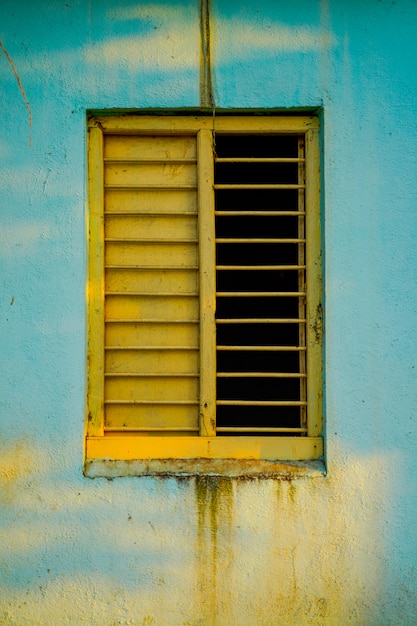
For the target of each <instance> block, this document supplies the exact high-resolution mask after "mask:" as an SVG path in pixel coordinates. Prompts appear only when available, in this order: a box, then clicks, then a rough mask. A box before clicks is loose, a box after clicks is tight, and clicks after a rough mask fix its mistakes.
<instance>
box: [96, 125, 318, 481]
mask: <svg viewBox="0 0 417 626" xmlns="http://www.w3.org/2000/svg"><path fill="white" fill-rule="evenodd" d="M88 131H89V132H88V134H89V141H88V185H89V188H88V192H89V193H88V233H89V243H88V246H89V248H88V249H89V253H88V283H87V309H88V360H87V377H88V383H87V402H86V403H87V419H86V437H85V441H86V445H85V464H84V471H85V474H86V475H88V476H101V475H102V476H117V475H126V474H133V475H149V474H151V475H182V474H185V475H194V474H213V473H214V474H220V475H231V476H234V475H245V474H250V475H252V474H253V475H268V476H270V475H289V474H292V473H293V472H294V471H296V473H302V474H308V475H311V473H312V472H313V474H314V472H315V471H319V473H320V474H322V473H323V466H322V464H321V459H322V458H323V437H322V385H323V377H322V306H321V301H322V282H321V273H322V272H321V244H320V156H319V155H320V152H319V122H318V119H317V117H315V116H256V117H255V116H216V117H215V118H213V117H212V116H188V115H184V116H170V115H167V116H153V115H141V116H108V117H104V116H102V117H94V118H92V119H91V120H89V124H88ZM213 133H227V134H235V133H236V134H240V133H245V134H251V133H253V134H256V135H259V134H262V133H265V134H272V133H275V134H280V135H281V134H292V135H294V134H298V135H304V137H305V207H306V231H307V233H308V238H307V245H306V259H305V262H306V266H307V286H306V289H307V307H306V309H307V310H306V346H307V372H308V386H307V407H308V409H307V413H308V419H307V429H308V430H307V433H306V436H302V437H301V436H291V435H290V436H277V437H274V436H269V437H265V436H261V435H260V436H228V437H221V436H215V429H214V424H215V422H214V420H215V408H216V405H215V388H216V375H215V358H216V345H215V319H214V308H215V297H216V294H215V281H214V280H213V273H214V271H215V270H214V267H206V260H207V259H211V260H213V259H214V256H215V251H214V245H215V244H214V240H215V233H214V189H213V180H214V178H213V169H214V165H213V152H212V138H213ZM105 134H113V135H115V134H119V135H158V134H159V135H164V136H167V135H196V136H197V148H198V150H197V154H198V157H197V158H198V164H197V168H198V169H197V172H198V198H199V200H198V215H199V218H198V220H199V233H200V237H199V258H200V265H201V264H203V265H204V269H205V272H204V273H203V272H202V271H201V269H200V352H201V354H203V355H204V357H202V358H204V367H202V368H201V369H200V433H199V436H181V437H175V436H152V437H146V436H140V435H138V434H136V433H135V434H124V435H123V436H118V435H113V434H111V433H108V434H105V432H104V409H103V402H104V270H103V268H104V261H103V259H104V215H103V207H104V158H103V135H105ZM202 233H205V236H204V237H202V236H201V234H202ZM207 233H209V236H207ZM210 263H211V265H213V264H214V262H213V261H211V262H210ZM203 274H205V275H206V277H207V276H208V278H207V280H206V279H204V278H203V279H202V275H203ZM201 303H204V304H201ZM254 410H256V409H254Z"/></svg>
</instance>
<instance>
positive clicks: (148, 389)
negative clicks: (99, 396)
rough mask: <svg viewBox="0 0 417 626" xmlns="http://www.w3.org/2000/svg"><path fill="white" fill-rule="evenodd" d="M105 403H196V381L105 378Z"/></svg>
mask: <svg viewBox="0 0 417 626" xmlns="http://www.w3.org/2000/svg"><path fill="white" fill-rule="evenodd" d="M104 398H105V402H109V401H116V402H119V401H123V400H126V401H131V400H135V401H140V402H142V401H145V400H146V401H148V400H149V401H152V402H153V401H158V402H159V401H161V400H163V401H168V402H171V400H172V401H183V400H184V401H185V400H186V401H190V402H192V401H194V402H195V401H197V399H198V380H196V379H195V378H186V377H178V378H174V377H170V378H166V377H164V378H160V379H158V378H152V379H148V378H126V377H121V378H118V377H117V376H116V377H112V378H106V381H105V385H104Z"/></svg>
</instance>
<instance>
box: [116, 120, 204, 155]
mask: <svg viewBox="0 0 417 626" xmlns="http://www.w3.org/2000/svg"><path fill="white" fill-rule="evenodd" d="M154 119H155V118H154ZM104 157H105V158H106V159H109V158H131V159H164V160H170V159H179V158H181V159H195V158H196V140H195V137H193V136H185V137H172V136H165V137H163V136H160V137H155V136H153V137H147V136H140V135H134V136H130V137H129V136H117V135H107V136H105V138H104Z"/></svg>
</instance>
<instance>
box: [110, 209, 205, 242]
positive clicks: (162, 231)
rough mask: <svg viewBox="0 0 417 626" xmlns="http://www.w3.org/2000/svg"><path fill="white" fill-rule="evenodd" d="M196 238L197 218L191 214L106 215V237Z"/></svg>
mask: <svg viewBox="0 0 417 626" xmlns="http://www.w3.org/2000/svg"><path fill="white" fill-rule="evenodd" d="M144 233H146V239H154V238H156V239H171V240H178V239H194V240H195V239H196V238H197V218H196V217H195V216H193V215H187V214H186V213H184V214H183V215H175V216H172V215H159V216H155V215H154V216H149V215H132V216H131V215H123V216H121V215H111V216H110V215H106V218H105V237H106V239H113V238H116V239H117V238H122V239H123V238H124V239H135V238H136V239H143V238H145V237H144Z"/></svg>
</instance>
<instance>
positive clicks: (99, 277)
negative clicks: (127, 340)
mask: <svg viewBox="0 0 417 626" xmlns="http://www.w3.org/2000/svg"><path fill="white" fill-rule="evenodd" d="M88 179H89V207H88V212H89V213H88V215H89V218H88V225H87V227H88V232H89V254H88V282H87V306H88V385H87V388H88V397H87V410H88V417H87V434H88V435H89V436H101V435H103V434H104V269H103V268H104V183H103V181H104V172H103V133H102V131H101V129H100V128H97V127H92V128H90V129H89V143H88Z"/></svg>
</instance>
